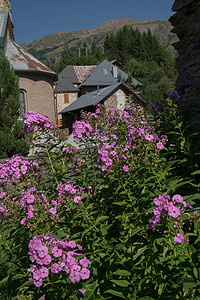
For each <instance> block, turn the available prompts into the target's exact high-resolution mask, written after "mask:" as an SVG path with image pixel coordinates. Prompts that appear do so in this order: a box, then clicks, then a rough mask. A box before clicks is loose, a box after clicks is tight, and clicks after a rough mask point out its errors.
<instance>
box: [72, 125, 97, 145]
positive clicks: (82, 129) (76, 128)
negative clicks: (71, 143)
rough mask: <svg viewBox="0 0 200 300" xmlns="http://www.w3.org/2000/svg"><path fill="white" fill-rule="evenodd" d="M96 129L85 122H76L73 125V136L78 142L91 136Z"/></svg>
mask: <svg viewBox="0 0 200 300" xmlns="http://www.w3.org/2000/svg"><path fill="white" fill-rule="evenodd" d="M93 132H94V129H93V128H92V126H91V125H90V124H89V123H86V122H84V121H76V122H74V124H73V135H74V138H75V139H76V140H79V141H80V140H81V139H82V138H83V137H84V136H89V135H90V134H91V133H93Z"/></svg>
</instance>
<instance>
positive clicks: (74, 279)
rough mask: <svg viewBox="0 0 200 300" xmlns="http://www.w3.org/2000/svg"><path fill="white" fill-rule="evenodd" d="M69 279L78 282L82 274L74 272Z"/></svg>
mask: <svg viewBox="0 0 200 300" xmlns="http://www.w3.org/2000/svg"><path fill="white" fill-rule="evenodd" d="M69 279H70V280H71V282H76V281H79V280H80V274H79V272H77V271H72V272H71V274H70V275H69Z"/></svg>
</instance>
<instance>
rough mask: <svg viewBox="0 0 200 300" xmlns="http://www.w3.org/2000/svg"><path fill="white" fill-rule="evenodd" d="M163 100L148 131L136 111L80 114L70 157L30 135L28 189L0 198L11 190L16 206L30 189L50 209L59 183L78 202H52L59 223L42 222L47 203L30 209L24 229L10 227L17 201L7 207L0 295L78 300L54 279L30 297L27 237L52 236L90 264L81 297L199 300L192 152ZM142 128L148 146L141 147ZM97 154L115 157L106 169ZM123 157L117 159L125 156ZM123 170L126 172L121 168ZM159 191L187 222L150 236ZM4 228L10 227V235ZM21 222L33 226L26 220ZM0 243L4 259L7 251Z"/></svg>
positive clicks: (172, 107) (67, 150) (16, 188)
mask: <svg viewBox="0 0 200 300" xmlns="http://www.w3.org/2000/svg"><path fill="white" fill-rule="evenodd" d="M169 100H170V99H168V100H167V101H166V104H165V106H164V108H165V109H164V110H163V111H161V112H160V113H159V112H158V111H156V113H155V114H154V115H153V116H151V118H150V121H149V122H151V123H149V122H148V123H146V122H147V119H146V118H145V116H144V115H143V113H142V111H141V110H137V109H133V110H132V113H131V112H129V113H127V112H120V111H118V110H116V111H115V110H114V109H111V110H110V111H109V112H107V111H105V110H104V108H103V107H98V108H97V110H96V113H93V114H92V113H88V114H83V115H82V118H83V119H82V122H83V123H82V125H83V124H84V126H85V127H84V128H86V129H87V130H88V131H87V130H86V132H85V133H83V132H82V133H81V130H80V129H81V128H82V127H81V124H80V123H78V124H77V125H76V126H77V129H79V134H81V135H82V137H81V142H80V146H81V147H80V149H79V150H77V149H74V148H73V147H72V146H70V145H68V147H66V145H63V143H60V141H59V139H56V138H55V137H53V136H48V135H47V134H46V135H45V139H42V138H41V132H39V133H38V138H37V132H34V139H35V143H36V146H37V147H38V149H39V151H38V154H37V158H38V161H39V162H40V165H41V168H42V169H41V170H40V171H38V172H37V176H32V177H31V181H30V182H29V181H28V180H27V182H26V183H24V182H21V186H20V185H19V183H18V182H15V181H14V182H13V183H12V185H11V186H9V185H6V184H4V183H2V184H1V190H2V191H6V192H7V193H8V192H10V196H7V198H9V197H10V199H11V200H12V199H13V195H15V197H16V198H17V199H19V202H20V200H21V198H22V197H21V195H22V193H23V192H24V189H26V188H27V186H28V182H29V186H28V187H29V188H30V186H31V187H37V189H38V190H40V191H43V193H45V195H46V197H47V199H48V201H49V202H50V203H51V201H52V200H53V199H54V200H55V199H57V200H58V199H59V195H58V191H59V187H58V184H65V183H69V182H74V184H76V188H77V189H78V187H81V188H82V192H83V193H82V197H81V198H82V200H81V201H80V202H79V203H75V202H74V201H73V200H72V199H71V198H70V197H69V196H66V197H62V198H60V199H61V200H62V204H64V205H63V206H62V207H61V208H60V209H58V219H56V217H55V219H54V218H53V217H52V218H50V217H49V215H48V204H47V202H45V207H46V209H45V208H44V206H43V204H41V205H40V207H38V210H36V206H35V212H36V215H35V224H34V226H30V228H31V230H30V229H29V228H26V229H25V228H24V227H22V225H20V224H19V221H20V219H21V218H22V217H23V216H24V215H23V214H24V212H23V208H21V210H19V208H18V203H16V206H15V207H14V206H13V210H14V208H15V213H14V218H13V216H9V218H8V219H4V215H2V220H3V222H2V227H1V234H2V237H3V238H2V240H1V241H2V243H1V245H0V247H1V250H2V251H1V252H0V253H1V256H0V262H1V263H0V267H1V268H0V274H1V278H0V279H2V281H1V282H0V293H1V291H2V293H5V295H6V293H7V295H10V296H16V295H18V296H19V295H20V297H21V298H19V299H28V297H29V295H31V297H32V299H34V300H36V299H39V298H40V297H41V296H42V295H43V294H46V297H47V299H50V300H51V299H59V300H60V299H73V300H75V299H79V298H80V297H81V296H79V295H77V294H76V289H77V285H76V284H72V283H70V282H69V281H67V280H64V279H63V278H59V279H57V280H55V277H53V276H52V277H51V278H50V279H49V281H48V282H47V283H46V284H44V286H42V287H41V288H39V289H37V288H36V287H34V286H33V285H32V282H31V281H28V280H27V277H26V275H27V272H26V270H27V269H28V268H29V266H30V263H29V262H28V258H27V253H26V251H28V249H27V245H28V241H29V239H30V238H32V237H33V236H35V235H36V234H37V235H39V234H45V233H53V234H54V235H56V236H57V237H58V238H59V239H62V238H65V237H66V236H69V237H70V239H73V240H75V241H76V242H78V243H80V244H81V245H82V246H83V250H84V255H86V256H87V257H88V258H89V259H90V261H91V267H90V270H91V277H90V279H89V280H88V281H85V282H84V283H83V284H82V286H81V285H80V286H79V288H81V289H82V290H86V292H85V299H91V300H92V299H94V300H96V299H127V300H129V299H130V300H133V299H140V300H142V299H143V300H145V299H146V300H152V299H154V300H163V299H166V300H167V299H169V300H176V299H180V300H181V299H198V297H199V294H200V275H199V274H200V270H199V263H200V251H199V246H200V244H199V243H200V216H199V212H196V210H199V200H200V193H199V188H200V185H199V182H198V176H199V173H200V171H199V148H195V147H194V144H193V142H192V141H191V137H189V136H187V135H186V134H185V129H184V128H183V127H182V120H181V117H180V116H179V114H178V112H177V105H176V104H173V103H172V102H171V101H169ZM150 125H151V126H150ZM166 125H168V127H167V130H168V132H166V130H165V128H166ZM90 126H91V127H90ZM33 128H34V127H33ZM91 128H93V129H95V130H92V129H91ZM155 128H156V129H155ZM174 128H175V129H176V130H174ZM90 129H91V130H90ZM141 129H144V130H147V132H148V133H149V134H152V138H153V139H155V140H148V139H146V137H145V136H146V134H142V133H141V132H142V131H141ZM156 134H158V135H159V137H160V136H162V135H163V134H167V135H168V140H169V141H168V143H167V144H166V146H165V147H164V148H163V149H161V150H159V149H158V148H157V146H156V145H157V144H156V143H157V141H158V140H157V139H158V137H157V136H156ZM174 135H175V136H176V138H174ZM160 138H161V139H162V140H165V139H166V137H163V136H162V137H160ZM155 141H156V142H155ZM196 141H197V140H196ZM129 143H131V147H130V144H129ZM163 143H164V142H163ZM111 145H112V146H111ZM110 146H111V148H109V147H110ZM103 147H105V148H103ZM102 148H103V149H104V151H105V152H103V154H104V155H105V154H106V150H108V151H111V150H115V153H114V152H113V153H112V155H114V156H115V159H113V163H112V164H111V165H110V166H109V168H108V169H107V170H105V171H104V170H103V168H102V164H103V163H104V162H103V160H102V161H101V159H100V153H101V151H102ZM192 151H193V152H192ZM110 153H111V152H109V154H110ZM191 153H192V154H193V157H190V156H191ZM122 154H124V155H125V154H126V155H125V158H124V157H123V156H122ZM104 158H105V156H104ZM110 158H111V154H110ZM125 164H126V165H127V166H128V167H129V171H128V172H126V171H124V169H123V166H124V165H125ZM28 178H30V176H29V177H28ZM17 183H18V184H17ZM21 187H23V188H21ZM163 193H167V194H170V195H171V196H173V195H175V194H177V193H179V194H181V195H183V196H184V200H185V201H187V202H188V203H189V204H190V206H192V207H189V208H187V211H186V212H187V213H188V214H184V213H183V219H178V218H177V219H176V220H175V218H174V219H173V218H170V217H169V216H168V217H167V216H166V215H165V217H164V218H163V222H160V223H159V224H158V226H156V227H155V228H151V229H150V228H149V222H150V221H151V219H152V216H153V209H154V202H153V199H154V198H156V197H158V196H159V195H161V194H163ZM11 203H12V202H11ZM1 205H3V200H2V203H1ZM183 212H184V211H183ZM48 218H49V219H48ZM11 221H12V222H14V224H15V227H16V228H14V229H12V230H11V231H9V230H8V229H7V227H8V224H10V223H11ZM175 221H177V222H180V223H178V224H179V225H180V224H181V226H180V227H181V228H179V227H176V226H175V225H176V224H175ZM181 221H182V222H181ZM29 222H30V224H32V223H31V222H32V220H29ZM32 225H33V224H32ZM179 231H181V232H182V233H184V235H185V240H184V242H183V243H180V244H179V243H176V242H175V241H174V236H175V233H177V232H179ZM7 245H8V246H9V249H10V250H11V251H10V252H8V251H6V247H7ZM11 245H12V247H11ZM2 273H3V274H2ZM23 275H24V276H25V277H23ZM15 284H16V285H15ZM14 289H15V290H14ZM25 297H27V298H25ZM5 299H6V298H5ZM30 299H31V298H30Z"/></svg>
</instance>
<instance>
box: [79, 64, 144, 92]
mask: <svg viewBox="0 0 200 300" xmlns="http://www.w3.org/2000/svg"><path fill="white" fill-rule="evenodd" d="M113 67H115V66H114V65H113V64H112V63H110V62H109V61H107V60H106V59H105V60H104V61H102V62H101V63H100V64H99V65H98V66H97V67H96V68H95V69H94V70H93V71H92V72H91V73H90V75H89V76H88V77H87V78H86V79H85V80H84V81H83V82H82V83H81V84H80V85H79V87H82V86H108V85H112V84H115V83H116V82H118V77H114V76H113ZM115 68H116V67H115ZM117 75H118V76H120V77H121V79H122V80H123V79H125V80H126V79H127V78H128V74H126V73H125V72H123V71H122V70H121V69H119V68H117ZM133 82H134V84H135V85H138V84H139V85H142V83H140V82H139V81H137V80H136V79H133Z"/></svg>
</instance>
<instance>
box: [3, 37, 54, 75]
mask: <svg viewBox="0 0 200 300" xmlns="http://www.w3.org/2000/svg"><path fill="white" fill-rule="evenodd" d="M4 53H5V56H6V57H7V58H8V60H9V62H10V65H11V66H12V67H13V69H14V70H15V71H25V72H26V71H32V72H42V73H45V74H48V75H52V76H53V77H54V78H55V79H56V78H57V74H56V73H55V72H54V71H52V70H51V69H50V68H48V67H47V66H45V65H44V64H43V63H41V62H40V61H39V60H38V59H37V58H35V57H34V56H33V55H31V54H30V53H29V52H27V51H26V50H24V49H23V48H22V47H21V46H19V45H18V44H17V43H16V42H14V41H13V40H12V39H10V38H9V37H7V39H6V43H5V47H4Z"/></svg>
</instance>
